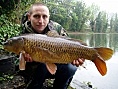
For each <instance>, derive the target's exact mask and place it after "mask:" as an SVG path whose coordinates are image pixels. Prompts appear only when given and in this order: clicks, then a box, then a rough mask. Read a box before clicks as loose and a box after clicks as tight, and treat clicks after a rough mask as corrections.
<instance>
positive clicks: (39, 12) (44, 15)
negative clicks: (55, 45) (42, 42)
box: [22, 3, 84, 89]
mask: <svg viewBox="0 0 118 89" xmlns="http://www.w3.org/2000/svg"><path fill="white" fill-rule="evenodd" d="M24 16H26V18H22V30H23V32H22V33H23V34H24V33H37V34H46V33H47V32H48V31H50V30H56V31H57V32H58V33H59V35H62V36H67V33H66V32H65V30H64V28H63V27H62V26H61V25H59V24H58V23H56V22H54V21H51V20H49V18H50V14H49V9H48V7H47V6H45V5H44V4H41V3H35V4H33V5H32V6H31V8H30V10H29V11H28V12H27V13H26V14H25V15H24ZM25 60H26V61H27V62H28V61H32V58H31V57H30V55H29V54H26V55H25ZM83 62H84V59H83V58H81V59H80V58H78V60H74V61H73V62H72V63H70V64H56V65H57V71H56V73H55V75H53V76H54V78H55V80H54V84H53V89H67V87H68V85H69V83H70V80H71V79H72V77H73V75H74V74H75V72H76V70H77V68H76V66H79V65H82V64H83ZM74 65H76V66H74ZM50 76H52V75H51V74H50V73H49V71H48V70H47V68H46V65H45V64H44V63H39V65H38V67H37V68H36V71H35V74H34V76H33V79H32V81H31V83H30V84H29V86H28V88H27V89H41V88H42V86H43V83H44V81H45V79H46V78H49V77H50Z"/></svg>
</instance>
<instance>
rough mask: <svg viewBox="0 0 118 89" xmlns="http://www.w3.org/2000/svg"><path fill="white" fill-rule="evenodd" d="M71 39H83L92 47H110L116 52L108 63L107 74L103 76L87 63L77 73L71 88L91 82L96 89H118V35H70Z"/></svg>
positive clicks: (92, 65)
mask: <svg viewBox="0 0 118 89" xmlns="http://www.w3.org/2000/svg"><path fill="white" fill-rule="evenodd" d="M70 37H72V38H76V39H81V40H82V41H84V42H86V43H87V45H88V46H91V47H101V46H103V47H109V48H111V49H113V50H114V54H113V56H112V58H111V59H110V60H108V61H106V64H107V70H108V71H107V74H106V75H105V76H101V75H100V74H99V72H98V70H97V69H96V67H95V65H94V64H93V63H92V62H90V61H85V63H84V66H85V67H86V69H85V68H83V67H79V68H78V70H77V71H76V73H75V75H74V78H73V80H72V82H71V86H72V87H74V88H76V89H79V88H78V87H77V85H78V83H79V82H82V83H88V82H90V83H91V84H92V86H93V88H96V89H118V34H70Z"/></svg>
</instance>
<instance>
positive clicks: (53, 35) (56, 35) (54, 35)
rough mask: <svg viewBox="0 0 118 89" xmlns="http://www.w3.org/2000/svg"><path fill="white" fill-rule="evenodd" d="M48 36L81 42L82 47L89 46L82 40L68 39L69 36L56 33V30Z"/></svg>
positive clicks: (48, 33)
mask: <svg viewBox="0 0 118 89" xmlns="http://www.w3.org/2000/svg"><path fill="white" fill-rule="evenodd" d="M46 35H47V36H50V37H59V38H63V39H66V40H70V41H75V42H79V43H80V44H81V45H84V46H87V44H86V43H85V42H83V41H82V40H79V39H74V38H70V37H68V36H61V35H59V34H58V32H57V31H55V30H51V31H48V32H47V34H46Z"/></svg>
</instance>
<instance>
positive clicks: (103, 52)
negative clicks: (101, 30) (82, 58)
mask: <svg viewBox="0 0 118 89" xmlns="http://www.w3.org/2000/svg"><path fill="white" fill-rule="evenodd" d="M95 49H96V50H97V52H98V54H99V55H100V56H101V57H102V58H103V60H104V61H106V60H109V59H110V58H111V57H112V55H113V50H112V49H110V48H105V47H100V48H95Z"/></svg>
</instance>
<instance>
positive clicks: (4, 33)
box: [0, 14, 20, 49]
mask: <svg viewBox="0 0 118 89" xmlns="http://www.w3.org/2000/svg"><path fill="white" fill-rule="evenodd" d="M7 19H8V17H7V16H6V15H5V14H3V15H1V16H0V26H1V28H0V49H2V42H4V41H5V40H6V39H8V38H10V37H13V36H16V35H18V34H19V33H20V26H19V24H14V23H12V22H11V21H9V20H7Z"/></svg>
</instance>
